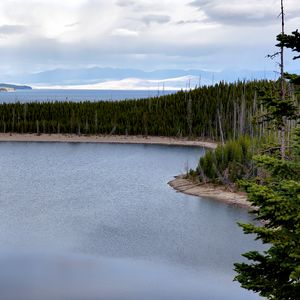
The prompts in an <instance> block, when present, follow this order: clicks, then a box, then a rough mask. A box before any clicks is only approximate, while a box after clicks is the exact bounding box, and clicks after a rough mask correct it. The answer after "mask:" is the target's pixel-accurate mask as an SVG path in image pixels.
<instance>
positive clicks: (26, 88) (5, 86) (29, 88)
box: [0, 83, 32, 90]
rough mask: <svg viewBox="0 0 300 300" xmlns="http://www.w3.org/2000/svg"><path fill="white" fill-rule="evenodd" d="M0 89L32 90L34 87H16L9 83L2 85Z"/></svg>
mask: <svg viewBox="0 0 300 300" xmlns="http://www.w3.org/2000/svg"><path fill="white" fill-rule="evenodd" d="M0 88H7V89H14V90H32V87H30V86H28V85H15V84H8V83H0Z"/></svg>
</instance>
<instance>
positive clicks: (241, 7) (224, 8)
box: [189, 0, 300, 26]
mask: <svg viewBox="0 0 300 300" xmlns="http://www.w3.org/2000/svg"><path fill="white" fill-rule="evenodd" d="M296 1H297V0H287V1H286V8H287V10H286V14H287V17H288V18H295V17H297V16H298V13H299V11H300V10H299V8H298V5H296ZM279 4H280V3H279V1H277V0H268V1H261V0H243V1H240V0H231V1H226V0H210V1H207V0H195V1H192V2H190V3H189V5H190V6H193V7H196V8H197V9H198V10H200V11H202V12H204V13H205V14H206V16H207V18H208V19H209V20H210V21H213V22H218V23H221V24H227V25H233V26H235V25H240V26H262V25H263V24H264V25H270V24H273V23H274V20H276V17H277V16H278V15H279V11H280V6H279ZM293 4H294V5H295V6H293ZM290 7H292V9H289V8H290Z"/></svg>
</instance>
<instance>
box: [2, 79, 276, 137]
mask: <svg viewBox="0 0 300 300" xmlns="http://www.w3.org/2000/svg"><path fill="white" fill-rule="evenodd" d="M273 84H274V82H271V81H253V82H236V83H234V84H228V83H224V82H221V83H219V84H216V85H214V86H203V87H201V88H197V89H195V90H192V91H189V92H184V91H180V92H178V93H176V94H174V95H166V96H162V97H159V98H151V99H144V100H126V101H119V102H108V101H103V102H82V103H74V102H54V103H51V102H48V103H26V104H21V103H11V104H0V132H18V133H37V131H39V132H40V133H47V134H52V133H65V134H69V133H73V134H79V133H80V134H120V135H123V134H128V135H154V136H158V135H161V136H179V137H181V136H194V137H201V138H207V139H211V140H220V139H221V130H222V132H223V133H224V135H225V136H224V139H225V140H227V139H230V138H237V137H239V136H241V135H243V134H247V133H248V134H250V133H251V134H254V133H255V130H256V128H254V126H253V123H252V122H251V120H252V117H253V114H254V113H255V110H256V109H257V107H256V102H255V99H256V94H257V89H258V88H259V89H263V88H270V87H271V86H272V85H273ZM219 119H220V120H221V122H219V121H220V120H219Z"/></svg>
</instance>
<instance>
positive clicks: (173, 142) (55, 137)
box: [0, 133, 217, 149]
mask: <svg viewBox="0 0 300 300" xmlns="http://www.w3.org/2000/svg"><path fill="white" fill-rule="evenodd" d="M0 142H61V143H111V144H150V145H169V146H196V147H205V148H210V149H215V148H216V147H217V144H216V143H213V142H206V141H201V140H196V139H195V140H189V139H185V138H173V137H157V136H148V137H144V136H121V135H120V136H119V135H94V136H85V135H80V136H79V135H67V134H52V135H48V134H41V135H37V134H16V133H14V134H10V133H0Z"/></svg>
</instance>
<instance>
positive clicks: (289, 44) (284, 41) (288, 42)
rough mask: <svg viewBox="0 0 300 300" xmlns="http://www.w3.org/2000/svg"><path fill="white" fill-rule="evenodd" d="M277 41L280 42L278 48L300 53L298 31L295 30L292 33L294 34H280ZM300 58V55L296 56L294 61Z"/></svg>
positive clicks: (299, 35) (299, 34)
mask: <svg viewBox="0 0 300 300" xmlns="http://www.w3.org/2000/svg"><path fill="white" fill-rule="evenodd" d="M277 41H279V44H277V45H276V46H277V47H281V46H283V47H285V48H289V49H292V51H294V52H298V53H299V52H300V33H299V31H298V30H295V31H293V32H292V34H290V35H288V34H279V35H278V36H277ZM298 58H300V55H296V56H294V59H298Z"/></svg>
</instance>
